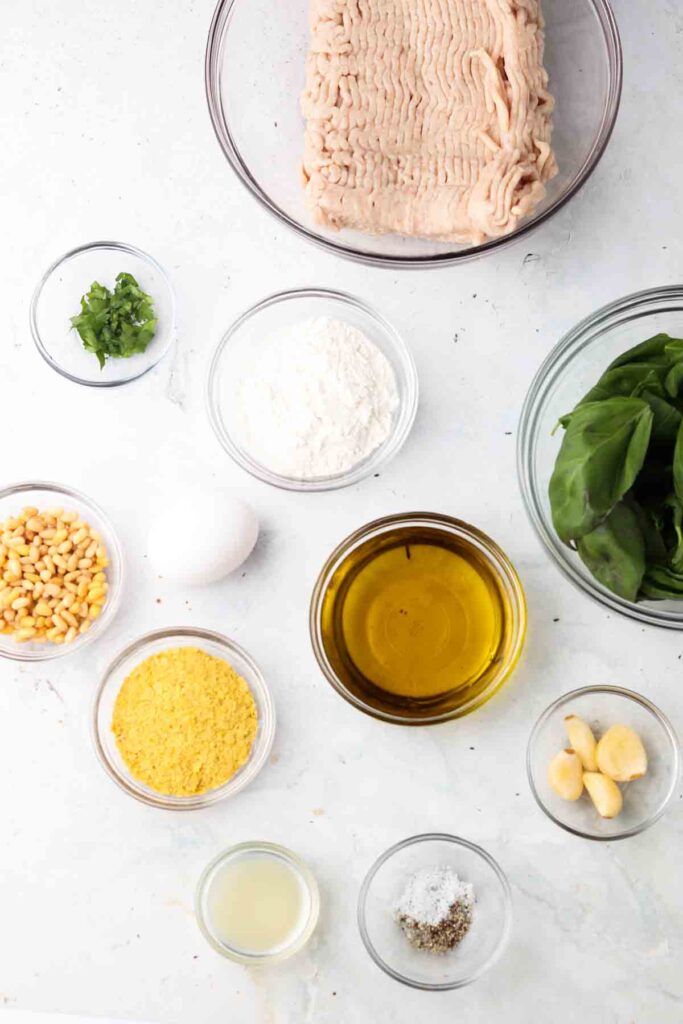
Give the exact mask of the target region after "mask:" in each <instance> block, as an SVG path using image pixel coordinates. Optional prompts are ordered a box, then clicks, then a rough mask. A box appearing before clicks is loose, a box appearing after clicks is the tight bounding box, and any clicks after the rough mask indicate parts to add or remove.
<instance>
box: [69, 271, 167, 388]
mask: <svg viewBox="0 0 683 1024" xmlns="http://www.w3.org/2000/svg"><path fill="white" fill-rule="evenodd" d="M71 326H72V327H75V329H76V330H77V331H78V333H79V336H80V339H81V341H82V342H83V348H85V349H87V351H88V352H94V354H95V355H96V356H97V359H98V361H99V364H100V369H102V368H103V367H104V364H105V362H106V360H107V359H108V358H111V359H125V358H128V356H132V355H134V354H135V353H136V352H144V351H145V349H146V348H147V346H148V345H149V343H150V341H151V340H152V338H153V337H154V333H155V331H156V327H157V320H156V317H155V315H154V303H153V301H152V298H151V296H149V295H147V294H146V292H143V290H142V288H141V287H140V285H139V284H138V283H137V281H136V280H135V278H134V277H133V275H132V274H123V273H122V274H118V275H117V277H116V286H115V288H114V291H113V292H111V291H109V289H108V288H106V287H105V286H104V285H103V284H99V282H97V281H93V283H92V284H91V285H90V291H89V292H88V293H87V295H84V296H83V297H82V298H81V312H80V313H79V314H78V316H72V317H71Z"/></svg>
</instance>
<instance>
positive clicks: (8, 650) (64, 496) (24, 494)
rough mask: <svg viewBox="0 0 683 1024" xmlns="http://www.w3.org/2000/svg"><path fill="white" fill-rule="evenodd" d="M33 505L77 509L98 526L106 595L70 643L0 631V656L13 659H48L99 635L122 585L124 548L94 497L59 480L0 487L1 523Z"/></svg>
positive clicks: (114, 608) (79, 647)
mask: <svg viewBox="0 0 683 1024" xmlns="http://www.w3.org/2000/svg"><path fill="white" fill-rule="evenodd" d="M27 506H33V507H34V508H37V509H38V510H39V511H41V510H42V511H44V510H45V509H48V508H63V509H64V511H65V512H69V511H73V512H78V514H79V516H81V518H82V519H83V520H84V521H85V522H86V523H88V525H89V526H91V527H92V528H93V529H94V530H97V531H98V532H99V534H100V536H101V537H102V541H103V543H104V545H105V547H106V549H107V554H108V556H109V566H108V568H107V570H106V575H107V583H108V586H109V589H108V591H107V599H106V601H105V603H104V606H103V609H102V613H101V615H100V617H99V618H98V619H95V621H94V622H93V624H92V625H91V626H90V628H89V629H88V630H87V631H86V632H85V633H79V635H78V636H77V637H76V639H75V640H74V641H73V643H70V644H53V643H50V642H49V641H46V642H45V643H32V642H31V641H29V642H27V643H22V644H20V643H17V642H16V641H15V640H13V639H12V638H11V636H9V635H6V634H4V633H0V657H3V658H11V659H13V660H14V661H51V660H52V659H53V658H63V657H65V656H66V655H67V654H75V653H76V652H77V651H81V650H82V649H83V648H84V647H86V646H87V645H88V644H90V643H92V642H93V640H96V639H97V638H98V637H100V636H101V635H102V634H103V633H104V631H105V630H106V629H107V627H108V626H109V625H110V623H111V621H112V619H113V618H114V616H115V615H116V612H117V610H118V607H119V603H120V601H121V591H122V589H123V552H122V550H121V545H120V543H119V539H118V537H117V535H116V532H115V530H114V527H113V525H112V523H111V521H110V520H109V518H108V516H107V515H106V513H105V512H104V511H103V510H102V509H101V508H100V506H99V505H96V504H95V502H94V501H92V500H91V499H90V498H88V497H86V495H85V494H82V493H81V492H80V491H77V490H74V489H73V488H71V487H63V486H62V485H61V484H54V483H47V482H45V481H42V480H41V481H37V482H31V483H24V484H12V485H10V486H9V487H5V488H3V489H2V490H1V491H0V523H2V522H4V521H5V520H6V519H8V518H9V517H10V516H14V515H17V513H19V512H21V510H22V509H23V508H26V507H27Z"/></svg>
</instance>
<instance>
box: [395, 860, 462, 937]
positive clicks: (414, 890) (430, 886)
mask: <svg viewBox="0 0 683 1024" xmlns="http://www.w3.org/2000/svg"><path fill="white" fill-rule="evenodd" d="M454 903H465V904H469V905H471V904H472V903H474V887H473V886H472V885H471V884H470V883H469V882H461V881H460V879H459V878H458V876H457V875H456V873H455V872H454V871H451V869H450V868H447V867H436V868H422V869H421V870H420V871H416V872H415V874H414V875H411V876H410V878H409V879H408V881H407V883H406V887H405V889H404V890H403V893H402V894H401V897H400V899H399V900H398V901H397V902H396V905H395V907H394V912H395V913H396V914H397V915H400V914H405V915H406V917H412V919H413V920H414V921H419V922H420V924H431V925H436V924H439V922H440V921H445V920H446V918H447V917H448V912H449V910H450V909H451V907H452V906H453V904H454Z"/></svg>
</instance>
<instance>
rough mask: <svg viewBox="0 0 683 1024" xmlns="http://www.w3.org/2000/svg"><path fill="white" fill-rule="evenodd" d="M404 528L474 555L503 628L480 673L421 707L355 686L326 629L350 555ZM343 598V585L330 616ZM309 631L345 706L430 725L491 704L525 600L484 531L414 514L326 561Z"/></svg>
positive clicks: (520, 640)
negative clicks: (491, 586)
mask: <svg viewBox="0 0 683 1024" xmlns="http://www.w3.org/2000/svg"><path fill="white" fill-rule="evenodd" d="M405 528H415V529H418V530H420V531H424V532H425V533H427V534H430V533H432V534H433V533H436V534H439V533H442V534H443V535H444V537H452V538H455V539H457V540H458V541H459V542H461V543H462V544H463V545H466V546H467V547H469V548H471V549H472V551H473V552H476V554H477V556H478V558H480V559H481V560H482V561H483V562H485V563H486V566H487V569H488V571H489V572H490V574H491V576H492V577H493V578H494V579H495V580H496V589H497V590H498V599H499V601H500V603H501V607H504V610H505V623H506V625H505V628H504V630H503V635H502V637H501V640H500V647H499V650H498V651H497V654H496V657H495V658H494V659H493V661H492V662H491V664H490V665H489V666H488V667H487V668H486V669H485V670H484V672H483V673H482V674H481V675H480V676H478V677H477V678H476V679H475V680H471V681H470V683H468V684H467V685H464V686H463V687H462V688H461V689H458V690H454V691H451V692H449V693H445V694H439V695H437V696H436V697H435V698H433V699H430V700H425V701H423V702H420V703H417V702H415V701H412V700H408V699H398V698H396V697H393V696H392V695H390V694H387V693H385V692H384V691H382V690H380V689H379V688H377V687H373V688H372V689H371V688H370V687H369V686H368V685H367V684H366V683H363V684H362V685H361V684H359V682H358V681H357V679H356V676H357V674H358V673H357V672H356V671H355V670H349V669H348V661H349V657H348V654H347V653H346V651H344V650H343V649H342V645H340V644H339V643H338V641H337V638H336V636H335V631H334V630H333V629H330V623H329V618H330V616H329V615H328V614H327V613H326V610H325V606H326V601H325V598H326V595H327V593H328V590H329V589H330V588H331V587H336V586H337V584H338V582H339V578H340V575H341V574H340V573H339V570H340V567H342V566H344V564H345V563H347V562H348V559H349V556H350V555H352V553H353V552H355V551H357V549H359V548H360V547H361V546H363V545H368V543H369V542H371V541H373V540H379V541H380V542H385V541H389V542H391V540H392V535H393V534H395V533H396V531H397V530H401V529H405ZM343 594H344V584H343V583H342V586H341V587H340V588H339V591H338V596H337V597H335V599H334V602H333V612H332V616H333V617H334V616H335V615H336V614H337V607H336V606H337V605H338V604H339V603H340V595H341V597H342V599H343ZM309 628H310V634H311V642H312V644H313V651H314V654H315V657H316V660H317V662H318V665H319V667H320V669H321V671H322V673H323V675H324V676H325V677H326V679H327V680H328V682H329V683H330V684H331V685H332V686H333V687H334V689H335V690H336V691H337V693H338V694H339V695H340V696H341V697H343V698H344V700H347V701H348V702H349V704H352V705H353V706H354V707H356V708H358V709H359V710H360V711H363V712H365V714H367V715H372V716H373V717H374V718H379V719H381V720H382V721H384V722H393V723H394V724H396V725H434V724H435V723H437V722H446V721H450V720H451V719H454V718H461V717H463V716H464V715H468V714H470V713H471V712H472V711H476V709H477V708H479V707H481V706H482V705H483V704H485V703H486V702H487V701H488V700H490V699H491V697H493V695H494V694H495V693H497V691H498V690H499V689H500V687H501V686H502V685H503V683H504V682H505V681H506V680H507V679H508V678H509V677H510V675H511V674H512V672H513V671H514V669H515V667H516V665H517V663H518V661H519V659H520V657H521V654H522V649H523V647H524V639H525V636H526V601H525V598H524V590H523V589H522V584H521V582H520V580H519V577H518V575H517V572H516V570H515V568H514V566H513V565H512V563H511V562H510V560H509V558H508V557H507V555H506V554H505V553H504V552H503V551H502V550H501V549H500V548H499V547H498V545H497V544H496V543H495V541H493V540H491V538H490V537H487V536H486V534H485V533H482V532H481V530H478V529H476V527H474V526H470V525H468V524H467V523H463V522H461V521H460V520H459V519H452V518H451V517H450V516H443V515H436V514H434V513H431V512H413V513H405V514H402V515H394V516H386V517H385V518H383V519H377V520H375V521H373V522H371V523H368V524H367V525H366V526H363V527H361V529H359V530H356V532H355V533H352V534H351V536H349V537H347V538H346V539H345V540H343V541H342V542H341V544H339V545H338V546H337V547H336V548H335V550H334V551H333V552H332V554H331V555H330V556H329V558H328V559H327V561H326V562H325V565H324V566H323V568H322V570H321V572H320V575H319V576H318V579H317V581H316V584H315V587H314V590H313V595H312V597H311V608H310V615H309Z"/></svg>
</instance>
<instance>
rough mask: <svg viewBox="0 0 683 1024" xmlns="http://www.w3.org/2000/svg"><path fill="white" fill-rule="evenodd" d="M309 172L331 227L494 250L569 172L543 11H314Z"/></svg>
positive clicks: (421, 7) (319, 219)
mask: <svg viewBox="0 0 683 1024" xmlns="http://www.w3.org/2000/svg"><path fill="white" fill-rule="evenodd" d="M310 21H311V44H310V51H309V55H308V59H307V62H306V88H305V91H304V94H303V97H302V110H303V113H304V117H305V118H306V133H305V148H304V160H303V173H304V178H305V181H306V186H305V188H306V198H307V201H308V203H309V206H310V208H311V210H312V213H313V217H314V220H315V222H316V223H317V224H321V225H323V226H325V227H331V228H341V227H348V228H355V229H357V230H359V231H366V232H369V233H370V234H384V233H392V232H395V233H397V234H401V235H415V236H418V237H422V238H434V239H440V240H443V241H450V242H459V243H463V244H473V245H480V244H481V243H482V242H484V241H486V239H487V238H496V237H499V236H501V235H506V234H509V233H510V232H511V231H514V229H515V228H516V227H517V225H518V224H519V223H520V221H521V220H522V219H523V218H524V217H526V216H528V215H529V214H531V213H533V211H534V209H535V207H536V205H537V203H539V202H540V200H541V199H543V196H544V195H545V182H547V181H549V180H550V179H551V178H552V177H554V176H555V174H556V173H557V163H556V160H555V155H554V153H553V151H552V149H551V135H552V120H551V115H552V111H553V106H554V100H553V98H552V96H551V95H550V93H549V91H548V73H547V71H546V70H545V67H544V64H543V49H544V42H545V40H544V32H543V18H542V14H541V9H540V5H539V2H538V0H528V2H527V3H524V4H517V3H515V2H509V0H495V2H494V0H474V2H473V0H448V2H447V3H444V2H443V0H426V2H425V0H420V2H418V0H409V2H404V3H401V4H395V3H387V2H386V0H361V2H355V0H354V2H353V3H351V2H349V3H345V4H344V3H335V4H330V3H329V0H311V14H310Z"/></svg>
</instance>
